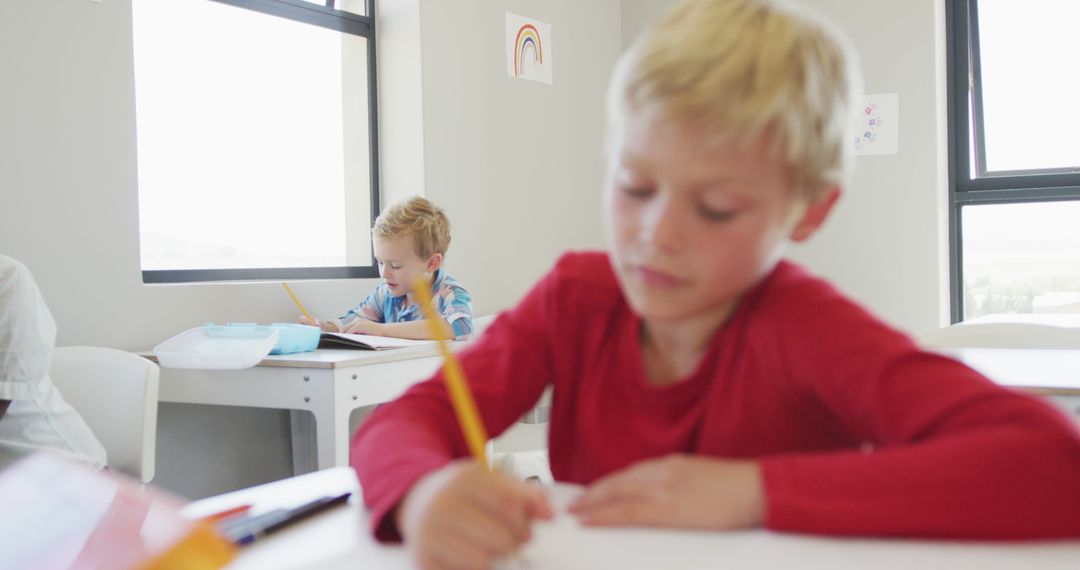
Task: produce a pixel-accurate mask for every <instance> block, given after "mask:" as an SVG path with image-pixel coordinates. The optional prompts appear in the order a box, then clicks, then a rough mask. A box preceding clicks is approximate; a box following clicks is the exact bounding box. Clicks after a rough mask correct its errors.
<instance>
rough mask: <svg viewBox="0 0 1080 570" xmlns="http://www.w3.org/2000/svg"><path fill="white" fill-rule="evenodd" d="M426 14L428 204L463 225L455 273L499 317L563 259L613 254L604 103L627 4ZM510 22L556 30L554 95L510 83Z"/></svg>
mask: <svg viewBox="0 0 1080 570" xmlns="http://www.w3.org/2000/svg"><path fill="white" fill-rule="evenodd" d="M421 5H422V7H423V12H422V17H421V25H422V37H423V46H424V49H423V62H424V117H425V120H424V143H425V144H424V156H425V164H424V170H425V179H426V184H427V196H428V198H430V199H432V200H434V201H435V202H436V203H438V204H440V205H441V206H443V207H444V208H445V209H446V210H447V213H448V214H449V216H450V220H451V222H452V224H453V241H452V244H451V246H450V252H449V257H448V266H449V269H450V270H451V271H452V273H453V274H454V275H455V276H456V277H457V278H459V279H460V280H461V281H462V282H463V283H464V284H465V285H466V286H467V287H468V288H469V290H470V291H471V292H472V293H473V295H474V298H475V299H476V305H477V307H479V308H480V310H479V311H478V312H480V313H488V312H491V311H492V310H494V309H501V308H505V307H507V306H509V305H511V304H513V302H514V301H516V300H517V298H518V297H520V296H521V295H522V294H523V293H524V292H525V291H526V290H527V289H528V288H529V287H530V286H531V285H532V283H534V282H535V281H536V280H537V278H538V277H539V276H540V275H541V274H543V273H544V272H545V271H546V270H547V269H548V268H549V267H550V266H551V264H552V263H553V262H554V260H555V259H556V258H557V256H558V255H559V253H561V252H563V251H565V250H567V249H581V248H595V247H600V246H601V245H602V232H601V230H600V227H599V221H600V188H601V184H602V179H603V164H602V161H601V160H600V157H601V141H602V130H603V122H602V120H603V112H602V111H603V93H604V87H605V85H606V83H607V78H608V73H609V70H610V69H611V67H612V66H613V64H614V62H615V59H616V57H618V53H619V51H620V42H621V34H620V31H619V16H618V13H619V5H618V2H617V0H602V1H601V0H590V1H589V2H580V1H575V0H558V1H545V2H528V1H525V0H498V1H496V0H455V1H454V2H444V1H427V2H422V3H421ZM506 12H512V13H515V14H519V15H522V16H526V17H530V18H534V19H538V20H541V21H543V22H547V23H550V24H551V25H552V45H551V46H548V47H547V48H545V49H549V50H550V51H549V52H548V53H547V54H546V55H545V57H551V58H552V61H553V64H554V68H553V69H554V71H553V82H552V84H551V85H545V84H541V83H535V82H532V81H524V80H512V79H510V78H508V77H507V73H506V60H505V58H506V53H505V45H504V44H505V42H506V40H505V26H506V24H505V19H506V16H505V14H506Z"/></svg>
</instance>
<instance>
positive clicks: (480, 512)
mask: <svg viewBox="0 0 1080 570" xmlns="http://www.w3.org/2000/svg"><path fill="white" fill-rule="evenodd" d="M414 290H416V291H417V292H418V297H419V300H420V306H421V309H423V310H424V313H425V315H426V319H427V320H428V322H429V323H430V324H431V327H432V336H434V337H435V338H438V339H443V340H440V343H439V345H440V349H441V350H442V354H443V357H444V359H445V365H444V367H443V377H444V380H445V381H446V384H447V391H448V392H449V395H450V400H451V404H452V405H453V407H454V413H455V414H456V415H457V418H458V422H459V423H460V425H461V429H462V433H463V435H464V437H465V440H466V443H467V444H468V446H469V450H470V452H471V454H472V459H461V460H457V461H454V462H452V463H450V464H449V465H447V466H446V467H443V468H442V469H439V470H436V471H434V472H431V473H429V474H428V475H426V476H425V477H423V478H421V479H420V480H419V481H417V482H416V483H414V484H413V487H412V489H411V490H410V491H409V492H408V494H407V495H406V496H405V499H404V500H403V501H402V502H401V505H399V506H398V510H397V512H396V514H395V515H394V516H395V522H396V523H397V527H398V529H399V530H400V531H401V534H402V536H404V537H405V543H406V545H407V546H408V547H409V548H410V550H412V552H413V556H414V558H415V559H416V562H417V564H418V566H419V567H420V568H425V569H429V568H438V569H457V568H462V569H465V568H488V567H490V566H491V564H492V563H493V562H495V561H497V560H499V559H501V558H505V557H506V556H509V555H511V554H513V553H514V552H515V551H516V550H517V549H518V548H520V547H521V546H522V545H524V544H525V543H526V542H528V540H529V539H530V538H531V537H532V531H531V530H530V528H531V526H532V521H533V520H535V519H537V518H541V519H551V518H552V517H553V513H552V509H551V506H550V505H549V504H548V502H547V498H546V497H545V496H544V493H543V490H542V489H541V488H540V487H537V486H535V485H529V484H526V483H524V482H522V481H518V480H515V479H513V478H511V477H509V476H507V475H503V474H501V473H495V472H492V471H491V470H490V468H489V467H488V462H487V457H486V456H485V453H484V446H485V445H486V444H487V432H486V430H485V429H484V426H483V422H482V420H481V418H480V414H479V413H478V411H477V409H476V403H475V401H474V400H473V397H472V393H471V391H470V390H469V385H468V382H467V381H466V379H465V374H464V372H463V371H462V369H461V365H460V364H459V363H458V361H457V358H455V357H454V355H453V354H452V353H451V352H450V350H449V348H448V347H447V346H446V341H445V335H444V334H443V331H440V330H439V328H438V325H437V322H438V321H437V315H436V314H435V309H434V306H433V305H432V302H431V295H430V293H428V292H427V286H426V285H425V284H424V283H419V284H417V286H416V287H414Z"/></svg>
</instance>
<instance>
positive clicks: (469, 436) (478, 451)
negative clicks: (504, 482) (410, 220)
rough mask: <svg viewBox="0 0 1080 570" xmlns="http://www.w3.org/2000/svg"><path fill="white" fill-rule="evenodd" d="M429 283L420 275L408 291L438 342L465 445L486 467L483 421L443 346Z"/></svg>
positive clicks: (458, 366)
mask: <svg viewBox="0 0 1080 570" xmlns="http://www.w3.org/2000/svg"><path fill="white" fill-rule="evenodd" d="M429 287H431V284H430V283H428V282H426V281H425V280H424V279H423V278H419V279H417V280H416V281H415V282H413V287H412V289H413V290H412V292H413V293H415V294H416V296H417V297H418V298H419V299H420V309H421V310H423V311H424V318H425V319H426V320H427V322H428V326H429V328H430V329H431V335H432V336H434V337H435V338H436V339H438V341H439V351H440V352H442V356H443V360H444V363H443V380H445V381H446V390H447V391H448V392H449V393H450V403H451V405H453V406H454V413H455V414H456V415H457V419H458V423H459V424H461V431H462V433H464V434H465V443H466V444H468V446H469V451H470V452H472V456H473V458H474V459H476V460H477V461H479V462H480V464H481V465H483V466H484V467H487V468H489V469H490V467H491V466H490V465H488V461H487V453H486V452H485V451H484V446H485V445H487V439H488V437H487V431H486V430H485V429H484V423H483V422H482V421H480V412H479V411H477V409H476V400H474V399H473V395H472V392H471V391H469V384H468V383H467V382H466V381H465V373H464V372H463V371H462V370H461V363H459V362H458V359H457V357H455V356H454V354H453V353H452V352H450V348H449V347H448V346H447V345H446V336H445V334H444V333H443V331H442V329H440V328H439V315H438V314H437V313H436V312H435V305H433V304H432V302H431V292H430V291H428V288H429Z"/></svg>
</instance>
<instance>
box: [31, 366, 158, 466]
mask: <svg viewBox="0 0 1080 570" xmlns="http://www.w3.org/2000/svg"><path fill="white" fill-rule="evenodd" d="M49 376H50V377H51V378H52V381H53V383H54V384H55V385H56V387H57V389H59V390H60V393H61V394H62V395H63V396H64V400H66V401H67V402H68V403H69V404H71V406H72V407H73V408H75V409H76V410H78V412H79V414H80V415H82V417H83V419H84V420H86V423H87V425H89V426H90V429H91V430H92V431H93V432H94V435H96V436H97V438H98V439H99V440H100V441H101V444H102V445H103V446H105V452H106V453H107V454H108V463H109V468H110V469H112V470H114V471H120V472H122V473H126V474H128V475H131V476H133V477H135V478H137V479H139V480H141V481H142V482H143V483H148V482H150V480H151V479H153V478H154V453H155V449H156V440H157V411H158V376H159V369H158V366H157V364H154V363H153V362H151V361H149V360H147V359H145V358H143V357H141V356H137V355H135V354H132V353H130V352H124V351H122V350H115V349H112V348H102V347H94V346H65V347H58V348H57V349H56V351H55V352H54V354H53V362H52V368H51V369H50V371H49Z"/></svg>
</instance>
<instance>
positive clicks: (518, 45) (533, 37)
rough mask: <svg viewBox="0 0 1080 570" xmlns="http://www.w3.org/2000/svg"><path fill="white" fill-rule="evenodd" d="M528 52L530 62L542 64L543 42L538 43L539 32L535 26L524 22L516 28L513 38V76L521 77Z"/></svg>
mask: <svg viewBox="0 0 1080 570" xmlns="http://www.w3.org/2000/svg"><path fill="white" fill-rule="evenodd" d="M529 52H531V53H532V63H533V64H536V65H543V64H544V44H542V43H540V32H538V31H536V26H534V25H532V24H525V25H524V26H521V27H520V28H518V31H517V38H515V39H514V77H521V71H522V68H523V67H525V62H526V61H528V60H529V58H528V55H529Z"/></svg>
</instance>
